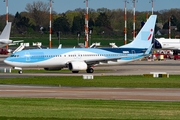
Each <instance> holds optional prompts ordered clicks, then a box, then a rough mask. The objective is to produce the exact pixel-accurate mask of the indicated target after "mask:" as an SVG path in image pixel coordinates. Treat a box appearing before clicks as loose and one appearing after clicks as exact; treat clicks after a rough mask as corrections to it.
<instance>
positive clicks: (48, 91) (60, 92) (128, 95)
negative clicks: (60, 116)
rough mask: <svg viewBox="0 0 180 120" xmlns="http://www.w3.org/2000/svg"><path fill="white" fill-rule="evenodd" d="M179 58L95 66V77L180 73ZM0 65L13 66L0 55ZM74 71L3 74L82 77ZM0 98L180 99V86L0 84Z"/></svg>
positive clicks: (2, 76) (0, 74) (9, 74)
mask: <svg viewBox="0 0 180 120" xmlns="http://www.w3.org/2000/svg"><path fill="white" fill-rule="evenodd" d="M179 66H180V61H179V60H164V61H134V62H130V63H128V64H125V65H119V66H110V67H109V66H107V67H106V66H105V67H96V68H95V72H94V73H93V74H92V75H94V76H102V75H142V74H149V73H150V72H166V73H168V74H170V75H171V74H180V67H179ZM0 67H1V68H3V67H6V68H8V67H10V66H7V65H5V64H4V63H3V58H1V57H0ZM86 74H87V73H86V72H85V71H80V73H78V74H72V73H71V72H67V73H64V72H63V73H62V72H55V71H54V72H49V73H47V72H46V73H43V72H42V73H23V74H18V73H0V79H1V78H13V77H30V76H74V75H76V76H83V75H86ZM0 97H31V98H65V99H66V98H67V99H106V100H138V101H180V89H178V88H171V89H170V88H90V87H48V86H24V85H0Z"/></svg>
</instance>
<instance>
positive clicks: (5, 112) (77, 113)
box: [0, 98, 180, 120]
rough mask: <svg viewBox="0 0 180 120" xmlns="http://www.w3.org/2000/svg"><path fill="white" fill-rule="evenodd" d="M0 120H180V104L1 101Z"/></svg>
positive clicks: (34, 99)
mask: <svg viewBox="0 0 180 120" xmlns="http://www.w3.org/2000/svg"><path fill="white" fill-rule="evenodd" d="M0 119H1V120H3V119H4V120H7V119H8V120H16V119H18V120H19V119H20V120H27V119H33V120H44V119H47V120H53V119H54V120H56V119H65V120H80V119H81V120H84V119H90V120H91V119H94V120H102V119H104V120H105V119H106V120H112V119H180V103H179V102H138V101H136V102H135V101H116V100H78V99H76V100H69V99H55V98H50V99H41V98H0Z"/></svg>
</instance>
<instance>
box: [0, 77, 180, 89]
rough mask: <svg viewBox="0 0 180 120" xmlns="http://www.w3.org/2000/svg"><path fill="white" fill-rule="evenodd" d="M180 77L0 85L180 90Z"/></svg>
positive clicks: (36, 80)
mask: <svg viewBox="0 0 180 120" xmlns="http://www.w3.org/2000/svg"><path fill="white" fill-rule="evenodd" d="M179 78H180V76H179V75H171V76H170V78H153V77H143V76H142V75H133V76H94V79H92V80H84V79H83V77H82V76H49V77H28V78H27V77H26V78H1V79H0V84H30V85H51V86H77V87H123V88H180V79H179Z"/></svg>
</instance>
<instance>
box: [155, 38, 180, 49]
mask: <svg viewBox="0 0 180 120" xmlns="http://www.w3.org/2000/svg"><path fill="white" fill-rule="evenodd" d="M154 48H155V49H162V50H180V39H171V38H170V39H165V38H155V41H154Z"/></svg>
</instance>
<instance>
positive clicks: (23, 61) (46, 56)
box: [4, 15, 157, 74]
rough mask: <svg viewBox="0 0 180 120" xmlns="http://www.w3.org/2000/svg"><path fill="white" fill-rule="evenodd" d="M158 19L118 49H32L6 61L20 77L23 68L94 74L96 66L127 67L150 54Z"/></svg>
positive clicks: (146, 24)
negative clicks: (67, 70) (65, 69)
mask: <svg viewBox="0 0 180 120" xmlns="http://www.w3.org/2000/svg"><path fill="white" fill-rule="evenodd" d="M156 19H157V15H151V16H150V17H149V19H148V21H147V22H146V23H145V25H144V26H143V28H142V29H141V30H140V32H139V33H138V35H137V36H136V38H135V39H134V40H133V41H132V42H131V43H129V44H126V45H123V46H120V47H118V48H61V49H57V48H56V49H55V48H51V49H29V50H22V51H19V52H15V53H13V54H12V55H11V56H9V57H7V58H6V59H5V60H4V62H5V63H6V64H8V65H10V66H12V67H13V68H14V69H16V70H19V71H18V72H19V74H22V69H23V68H44V69H45V70H61V69H63V68H68V69H69V70H71V71H72V73H78V72H79V71H81V70H86V72H87V73H93V72H94V69H93V67H94V66H101V65H103V66H104V65H120V64H126V63H128V62H131V61H135V60H139V59H142V58H144V57H145V56H147V55H149V54H150V53H151V49H152V46H153V43H152V39H153V35H154V28H155V23H156Z"/></svg>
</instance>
